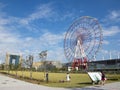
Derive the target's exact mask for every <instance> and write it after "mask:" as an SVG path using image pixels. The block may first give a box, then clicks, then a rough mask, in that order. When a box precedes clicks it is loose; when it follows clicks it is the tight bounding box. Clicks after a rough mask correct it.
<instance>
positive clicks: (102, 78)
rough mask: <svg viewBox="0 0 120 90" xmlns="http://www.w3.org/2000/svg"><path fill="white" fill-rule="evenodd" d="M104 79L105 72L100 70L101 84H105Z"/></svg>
mask: <svg viewBox="0 0 120 90" xmlns="http://www.w3.org/2000/svg"><path fill="white" fill-rule="evenodd" d="M105 80H106V78H105V74H104V73H103V71H101V82H102V85H104V84H105Z"/></svg>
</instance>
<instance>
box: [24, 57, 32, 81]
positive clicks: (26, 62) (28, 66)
mask: <svg viewBox="0 0 120 90" xmlns="http://www.w3.org/2000/svg"><path fill="white" fill-rule="evenodd" d="M24 63H25V64H26V65H27V68H29V69H30V78H31V79H32V66H33V55H29V56H28V58H27V57H26V61H25V62H24Z"/></svg>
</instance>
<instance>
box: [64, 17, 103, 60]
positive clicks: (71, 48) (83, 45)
mask: <svg viewBox="0 0 120 90" xmlns="http://www.w3.org/2000/svg"><path fill="white" fill-rule="evenodd" d="M102 36H103V35H102V29H101V26H100V24H99V22H98V20H97V19H96V18H93V17H90V16H83V17H80V18H78V19H77V20H76V21H75V22H73V24H72V25H71V26H70V27H69V29H68V31H67V32H66V34H65V39H64V53H65V56H66V58H67V60H68V61H69V62H73V61H74V60H75V59H81V58H82V59H84V58H87V60H89V61H90V60H93V58H94V57H95V55H96V54H97V52H98V51H99V49H100V47H101V44H102Z"/></svg>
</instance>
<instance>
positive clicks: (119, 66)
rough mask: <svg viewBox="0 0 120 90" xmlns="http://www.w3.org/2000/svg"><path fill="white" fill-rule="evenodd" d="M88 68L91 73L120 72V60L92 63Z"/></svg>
mask: <svg viewBox="0 0 120 90" xmlns="http://www.w3.org/2000/svg"><path fill="white" fill-rule="evenodd" d="M88 67H89V70H91V71H98V70H104V71H120V59H110V60H100V61H91V62H89V66H88Z"/></svg>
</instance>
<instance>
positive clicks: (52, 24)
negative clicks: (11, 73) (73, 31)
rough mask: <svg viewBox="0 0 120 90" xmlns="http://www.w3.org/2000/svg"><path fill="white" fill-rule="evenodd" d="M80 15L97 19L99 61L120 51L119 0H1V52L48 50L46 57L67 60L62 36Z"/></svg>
mask: <svg viewBox="0 0 120 90" xmlns="http://www.w3.org/2000/svg"><path fill="white" fill-rule="evenodd" d="M81 16H91V17H95V18H97V19H98V21H99V23H100V25H101V26H102V30H103V44H102V49H101V50H100V51H99V53H98V54H97V56H96V59H97V60H101V59H102V57H103V55H104V58H105V59H108V58H109V52H111V54H112V58H117V54H120V48H119V47H120V36H119V35H120V1H119V0H0V53H1V61H0V62H3V61H4V59H5V53H6V52H9V53H21V54H22V55H23V57H25V55H28V54H34V56H35V60H36V61H38V53H39V52H41V51H43V50H48V57H47V59H48V60H61V61H67V60H66V58H65V56H64V49H63V43H64V36H65V33H66V31H67V30H68V28H69V26H70V25H71V24H72V23H73V22H74V20H76V19H78V18H79V17H81Z"/></svg>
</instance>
